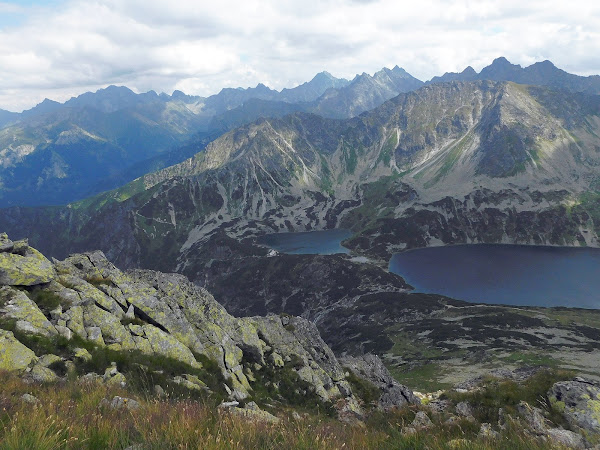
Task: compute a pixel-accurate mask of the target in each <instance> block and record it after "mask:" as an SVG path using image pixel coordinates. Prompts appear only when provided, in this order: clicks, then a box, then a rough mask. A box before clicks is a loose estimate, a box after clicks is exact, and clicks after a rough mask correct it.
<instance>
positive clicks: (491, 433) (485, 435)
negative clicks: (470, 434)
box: [477, 423, 500, 439]
mask: <svg viewBox="0 0 600 450" xmlns="http://www.w3.org/2000/svg"><path fill="white" fill-rule="evenodd" d="M498 436H500V433H498V432H497V431H495V430H494V429H493V428H492V425H491V424H489V423H482V424H481V427H480V428H479V434H478V435H477V437H478V438H479V439H497V438H498Z"/></svg>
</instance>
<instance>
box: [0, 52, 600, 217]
mask: <svg viewBox="0 0 600 450" xmlns="http://www.w3.org/2000/svg"><path fill="white" fill-rule="evenodd" d="M475 79H491V80H503V81H514V82H517V83H525V84H533V85H548V86H551V87H554V88H559V89H566V90H571V91H581V92H588V93H594V92H598V91H599V90H600V89H599V86H600V81H599V79H598V77H579V76H576V75H571V74H568V73H566V72H564V71H562V70H560V69H558V68H556V67H555V66H554V65H552V63H550V62H548V61H545V62H542V63H536V64H534V65H532V66H530V67H527V68H524V69H523V68H521V67H520V66H517V65H512V64H510V63H509V62H508V61H507V60H506V59H504V58H498V59H496V60H495V61H494V62H493V63H492V64H491V65H490V66H488V67H486V68H484V69H483V70H482V71H481V72H480V73H479V74H477V73H476V72H475V71H474V70H472V69H471V68H468V69H466V70H465V71H463V72H462V73H461V74H445V75H443V76H442V77H436V78H434V79H432V80H430V81H429V82H428V84H435V83H440V82H445V81H448V80H462V81H469V80H475ZM423 85H424V83H423V82H421V81H420V80H417V79H416V78H414V77H412V76H411V75H410V74H408V73H407V72H406V71H404V70H403V69H401V68H399V67H398V66H396V67H394V68H393V69H391V70H390V69H386V68H384V69H382V70H381V71H379V72H377V73H375V74H374V75H373V76H370V75H368V74H365V73H363V74H362V75H357V76H356V77H355V78H354V79H353V80H352V81H347V80H343V79H337V78H335V77H333V76H332V75H330V74H329V73H327V72H322V73H320V74H317V75H316V76H315V77H314V78H313V79H312V80H311V81H309V82H307V83H304V84H302V85H300V86H297V87H296V88H293V89H283V90H282V91H281V92H278V91H275V90H272V89H269V88H268V87H266V86H264V85H262V84H259V85H258V86H257V87H256V88H249V89H223V90H222V91H221V92H220V93H219V94H217V95H213V96H210V97H207V98H201V97H195V96H188V95H185V94H184V93H182V92H180V91H175V92H174V93H173V94H172V95H170V96H169V95H167V94H160V95H158V94H156V93H155V92H153V91H150V92H147V93H143V94H135V93H134V92H133V91H131V90H129V89H127V88H125V87H116V86H110V87H108V88H106V89H101V90H100V91H98V92H96V93H89V92H88V93H85V94H82V95H80V96H79V97H76V98H72V99H70V100H68V101H67V102H65V103H64V104H60V103H58V102H54V101H51V100H48V99H46V100H45V101H43V102H42V103H40V104H39V105H37V106H36V107H34V108H32V109H30V110H27V111H24V112H23V113H20V114H16V113H10V112H7V111H0V127H2V128H1V129H0V156H1V162H0V206H5V207H6V206H11V205H21V206H34V205H43V204H64V203H68V202H71V201H75V200H78V199H82V198H85V197H88V196H92V195H94V194H97V193H99V192H101V191H105V190H108V189H113V188H115V187H118V186H121V185H123V184H125V183H127V182H129V181H131V180H133V179H135V178H136V177H139V176H141V175H144V174H145V173H148V172H152V171H156V170H159V169H161V168H164V167H167V166H169V165H173V164H176V163H179V162H181V161H183V160H185V159H186V158H188V157H191V156H193V155H194V154H195V153H197V152H198V151H201V150H202V149H203V148H204V146H205V145H206V144H207V143H208V142H210V141H211V140H213V139H215V138H217V137H218V136H219V135H221V134H223V133H224V132H227V131H229V130H232V129H234V128H236V127H239V126H243V125H245V124H247V123H251V122H253V121H254V120H257V119H259V118H281V117H283V116H285V115H287V114H291V113H294V112H301V111H303V112H312V113H315V114H318V115H320V116H323V117H330V118H351V117H355V116H357V115H359V114H361V113H363V112H365V111H368V110H371V109H373V108H375V107H377V106H379V105H380V104H382V103H383V102H384V101H386V100H388V99H390V98H392V97H394V96H396V95H398V94H400V93H404V92H410V91H413V90H415V89H418V88H419V87H421V86H423ZM24 180H26V181H25V182H24Z"/></svg>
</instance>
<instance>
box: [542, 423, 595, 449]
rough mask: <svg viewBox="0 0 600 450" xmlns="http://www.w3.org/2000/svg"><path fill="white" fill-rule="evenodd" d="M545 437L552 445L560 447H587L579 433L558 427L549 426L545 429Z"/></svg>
mask: <svg viewBox="0 0 600 450" xmlns="http://www.w3.org/2000/svg"><path fill="white" fill-rule="evenodd" d="M546 438H547V439H548V440H549V441H550V442H552V444H554V445H558V446H561V447H566V448H572V449H582V450H583V449H585V448H589V447H588V445H586V441H585V439H584V438H583V436H581V435H580V434H577V433H574V432H572V431H570V430H563V429H560V428H550V429H548V430H546Z"/></svg>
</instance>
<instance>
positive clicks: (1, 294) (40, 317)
mask: <svg viewBox="0 0 600 450" xmlns="http://www.w3.org/2000/svg"><path fill="white" fill-rule="evenodd" d="M0 303H3V304H4V306H3V307H2V308H1V309H0V312H3V313H4V314H5V315H6V317H7V318H9V319H14V320H16V321H17V322H16V328H17V330H18V331H22V332H25V333H33V334H41V335H43V336H53V335H56V334H58V332H57V331H56V328H54V326H53V325H52V323H50V321H49V320H48V319H47V318H46V316H45V315H44V313H43V312H42V311H41V310H40V309H39V308H38V306H37V305H36V304H35V302H34V301H33V300H31V299H30V298H29V297H28V296H27V294H25V292H22V291H19V290H17V289H14V288H12V287H10V286H2V287H1V288H0Z"/></svg>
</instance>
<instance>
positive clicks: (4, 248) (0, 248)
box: [0, 233, 14, 253]
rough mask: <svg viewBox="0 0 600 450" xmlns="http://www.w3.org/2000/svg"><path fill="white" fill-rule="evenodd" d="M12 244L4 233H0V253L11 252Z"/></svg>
mask: <svg viewBox="0 0 600 450" xmlns="http://www.w3.org/2000/svg"><path fill="white" fill-rule="evenodd" d="M13 247H14V245H13V242H12V241H11V240H10V239H9V238H8V235H7V234H6V233H0V253H4V252H11V251H12V249H13Z"/></svg>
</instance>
